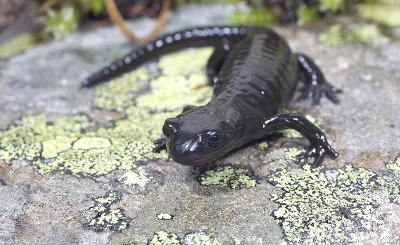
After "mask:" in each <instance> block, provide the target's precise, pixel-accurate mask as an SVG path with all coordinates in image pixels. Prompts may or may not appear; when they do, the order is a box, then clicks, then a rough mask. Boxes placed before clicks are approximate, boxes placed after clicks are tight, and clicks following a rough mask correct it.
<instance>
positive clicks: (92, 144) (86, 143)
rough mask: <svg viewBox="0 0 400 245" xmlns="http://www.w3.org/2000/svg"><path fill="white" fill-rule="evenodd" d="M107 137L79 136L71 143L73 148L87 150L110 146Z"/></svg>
mask: <svg viewBox="0 0 400 245" xmlns="http://www.w3.org/2000/svg"><path fill="white" fill-rule="evenodd" d="M111 145H112V144H111V142H110V140H109V139H106V138H102V137H81V138H79V139H78V140H77V141H75V142H74V144H73V145H72V149H74V150H89V149H101V148H109V147H111Z"/></svg>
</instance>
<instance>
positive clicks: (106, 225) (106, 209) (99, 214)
mask: <svg viewBox="0 0 400 245" xmlns="http://www.w3.org/2000/svg"><path fill="white" fill-rule="evenodd" d="M118 200H119V197H118V196H117V195H116V194H114V193H108V194H107V195H106V196H104V197H100V198H97V199H96V200H95V202H96V205H95V206H93V207H91V208H90V209H89V210H90V211H92V212H95V217H94V218H93V219H92V220H91V221H90V222H89V224H88V226H89V227H90V228H92V229H95V230H97V231H102V230H117V231H121V230H124V229H126V228H127V227H128V224H129V219H128V218H127V217H126V216H125V215H124V214H123V210H122V209H121V208H117V209H112V208H111V205H112V204H114V203H116V202H117V201H118Z"/></svg>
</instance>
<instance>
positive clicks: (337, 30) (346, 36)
mask: <svg viewBox="0 0 400 245" xmlns="http://www.w3.org/2000/svg"><path fill="white" fill-rule="evenodd" d="M384 39H385V36H384V35H383V34H382V32H381V31H380V30H379V28H378V26H377V25H375V24H368V25H363V26H358V27H356V28H353V29H352V30H347V29H346V28H345V27H344V26H343V25H340V24H335V25H333V26H331V27H330V28H329V29H328V30H327V31H324V32H321V33H320V34H318V40H319V42H320V43H322V44H325V45H328V46H339V45H343V44H346V43H354V42H371V41H374V40H384Z"/></svg>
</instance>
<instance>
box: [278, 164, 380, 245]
mask: <svg viewBox="0 0 400 245" xmlns="http://www.w3.org/2000/svg"><path fill="white" fill-rule="evenodd" d="M321 170H322V168H313V169H312V168H311V167H310V166H309V165H306V166H304V167H303V169H301V170H297V171H291V172H288V171H286V170H282V171H280V172H278V173H277V175H276V176H273V177H272V178H271V181H272V182H273V184H274V185H276V186H277V187H278V188H280V189H281V190H282V191H283V193H282V194H277V195H274V196H273V200H274V201H275V202H277V203H278V204H279V205H280V207H279V208H278V209H277V210H275V211H274V213H273V214H274V216H275V217H276V218H278V219H281V220H282V223H281V224H282V228H283V230H284V232H285V237H286V239H287V240H288V241H289V242H290V243H296V244H297V243H299V244H322V243H323V244H326V243H335V244H342V243H348V242H350V241H351V237H350V235H351V233H353V232H359V231H365V230H371V229H372V228H373V227H374V226H377V225H380V224H382V222H383V221H382V220H383V218H384V215H383V214H382V213H380V212H379V211H378V210H377V206H378V203H377V200H375V199H374V198H373V195H372V194H373V192H374V191H375V190H376V188H378V187H379V186H382V185H381V183H382V181H383V180H382V178H380V177H379V176H377V175H376V174H375V173H373V172H371V171H369V170H366V169H363V168H353V167H352V166H346V168H345V169H343V170H341V169H339V170H326V171H321Z"/></svg>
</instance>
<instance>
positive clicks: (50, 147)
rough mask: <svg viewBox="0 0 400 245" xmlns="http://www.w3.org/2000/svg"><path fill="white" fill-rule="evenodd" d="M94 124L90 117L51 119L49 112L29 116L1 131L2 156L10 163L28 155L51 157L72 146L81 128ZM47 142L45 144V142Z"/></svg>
mask: <svg viewBox="0 0 400 245" xmlns="http://www.w3.org/2000/svg"><path fill="white" fill-rule="evenodd" d="M90 125H92V123H91V122H90V121H89V119H88V118H87V117H86V116H70V117H61V118H58V119H49V118H47V117H46V116H45V115H35V116H26V117H24V118H22V119H21V120H18V121H17V122H16V123H15V124H14V125H11V126H10V127H9V129H7V130H5V131H0V159H2V160H4V161H6V162H8V161H10V160H12V159H17V158H19V157H24V158H25V159H27V160H30V161H33V160H37V159H38V158H40V157H43V158H48V157H49V158H51V157H54V156H55V155H57V154H58V153H59V152H60V151H64V150H66V149H67V147H70V145H71V144H70V143H71V142H72V141H74V140H76V139H78V137H79V136H80V135H81V130H84V129H85V128H87V127H89V126H90ZM43 143H44V144H43Z"/></svg>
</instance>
